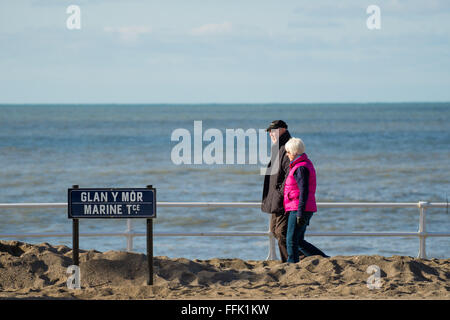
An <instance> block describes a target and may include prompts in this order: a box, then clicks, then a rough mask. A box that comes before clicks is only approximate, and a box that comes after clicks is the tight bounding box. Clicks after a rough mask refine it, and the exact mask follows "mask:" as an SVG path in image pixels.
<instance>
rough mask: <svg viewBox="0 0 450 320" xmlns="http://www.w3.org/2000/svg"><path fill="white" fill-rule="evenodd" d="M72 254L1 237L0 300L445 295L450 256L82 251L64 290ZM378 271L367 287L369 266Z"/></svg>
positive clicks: (59, 248) (449, 281)
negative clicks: (246, 256)
mask: <svg viewBox="0 0 450 320" xmlns="http://www.w3.org/2000/svg"><path fill="white" fill-rule="evenodd" d="M71 264H72V251H71V249H70V248H68V247H66V246H62V245H60V246H52V245H50V244H47V243H42V244H39V245H32V244H27V243H23V242H18V241H0V298H78V299H305V298H311V299H372V298H375V299H392V298H397V299H422V298H428V299H450V294H449V292H450V259H430V260H425V259H416V258H412V257H405V256H392V257H383V256H335V257H331V258H322V257H318V256H313V257H308V258H306V259H304V260H302V261H300V262H299V263H297V264H286V263H281V262H279V261H253V260H249V261H245V260H241V259H210V260H188V259H184V258H179V259H171V258H167V257H155V258H154V272H155V275H154V285H153V286H147V285H146V279H147V272H148V269H147V259H146V256H145V255H144V254H139V253H127V252H122V251H107V252H104V253H101V252H98V251H93V250H91V251H81V253H80V270H81V289H75V290H73V289H68V288H67V285H66V282H67V279H68V277H69V274H67V273H66V270H67V267H68V266H69V265H71ZM370 265H377V266H379V268H380V269H381V281H382V282H381V288H379V289H369V288H368V287H367V279H368V278H369V277H370V274H368V273H367V272H366V271H367V268H368V267H369V266H370Z"/></svg>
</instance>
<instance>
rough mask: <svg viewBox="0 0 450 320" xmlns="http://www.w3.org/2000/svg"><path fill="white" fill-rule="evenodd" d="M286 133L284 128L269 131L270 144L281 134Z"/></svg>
mask: <svg viewBox="0 0 450 320" xmlns="http://www.w3.org/2000/svg"><path fill="white" fill-rule="evenodd" d="M285 131H286V129H285V128H278V129H272V130H270V131H269V135H270V140H272V143H276V142H277V141H278V138H279V137H280V136H281V135H283V133H284V132H285Z"/></svg>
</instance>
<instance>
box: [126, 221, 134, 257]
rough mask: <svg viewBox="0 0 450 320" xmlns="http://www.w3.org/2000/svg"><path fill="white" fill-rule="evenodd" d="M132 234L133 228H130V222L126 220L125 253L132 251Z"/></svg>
mask: <svg viewBox="0 0 450 320" xmlns="http://www.w3.org/2000/svg"><path fill="white" fill-rule="evenodd" d="M132 232H133V226H132V220H131V219H127V230H126V233H127V235H126V237H127V252H132V251H133V235H132V234H131V233H132Z"/></svg>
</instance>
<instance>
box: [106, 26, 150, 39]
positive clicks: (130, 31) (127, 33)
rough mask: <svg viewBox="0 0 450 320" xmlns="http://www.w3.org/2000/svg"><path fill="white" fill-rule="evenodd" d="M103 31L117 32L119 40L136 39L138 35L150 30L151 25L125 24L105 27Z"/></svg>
mask: <svg viewBox="0 0 450 320" xmlns="http://www.w3.org/2000/svg"><path fill="white" fill-rule="evenodd" d="M103 30H104V31H105V32H110V33H117V34H118V35H119V37H120V39H121V40H124V41H136V40H137V39H138V38H139V36H140V35H142V34H148V33H151V32H152V28H151V27H147V26H125V27H117V28H114V27H105V28H103Z"/></svg>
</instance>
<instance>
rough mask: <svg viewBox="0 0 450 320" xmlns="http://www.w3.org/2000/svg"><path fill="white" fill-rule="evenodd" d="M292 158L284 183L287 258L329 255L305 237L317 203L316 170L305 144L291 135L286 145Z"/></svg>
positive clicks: (294, 260) (292, 260) (296, 259)
mask: <svg viewBox="0 0 450 320" xmlns="http://www.w3.org/2000/svg"><path fill="white" fill-rule="evenodd" d="M285 149H286V154H287V156H288V157H289V160H290V161H291V162H290V164H289V173H288V175H287V177H286V181H285V185H284V209H285V211H286V213H287V214H288V216H289V217H288V227H287V235H286V247H287V252H288V259H287V262H298V261H299V254H300V252H299V251H301V253H302V254H303V255H305V256H313V255H321V256H323V257H328V256H327V255H326V254H325V253H323V252H322V251H321V250H320V249H318V248H316V247H315V246H313V245H312V244H311V243H309V242H307V241H306V240H305V231H306V227H307V226H308V225H309V221H310V219H311V217H312V215H313V213H314V212H316V211H317V206H316V197H315V193H316V171H315V169H314V165H313V164H312V162H311V160H309V159H308V156H307V155H306V153H305V145H304V143H303V141H302V140H301V139H299V138H291V139H289V141H288V142H287V143H286V145H285Z"/></svg>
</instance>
